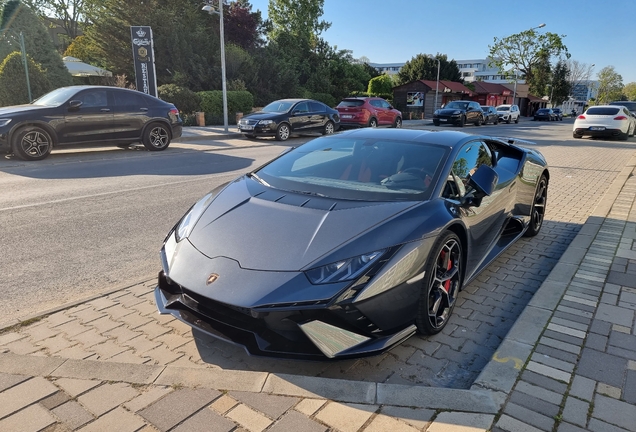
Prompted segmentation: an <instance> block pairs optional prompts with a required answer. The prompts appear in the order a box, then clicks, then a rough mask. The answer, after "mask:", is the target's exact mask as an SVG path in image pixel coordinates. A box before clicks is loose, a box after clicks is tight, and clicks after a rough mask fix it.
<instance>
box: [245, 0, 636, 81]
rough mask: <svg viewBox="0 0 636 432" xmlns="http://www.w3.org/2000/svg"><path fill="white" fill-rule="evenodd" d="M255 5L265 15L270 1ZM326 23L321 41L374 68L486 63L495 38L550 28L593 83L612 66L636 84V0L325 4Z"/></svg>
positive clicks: (349, 0)
mask: <svg viewBox="0 0 636 432" xmlns="http://www.w3.org/2000/svg"><path fill="white" fill-rule="evenodd" d="M250 3H251V4H252V10H253V11H255V10H260V11H261V13H262V15H263V18H264V19H265V18H267V5H268V4H269V0H250ZM322 19H323V20H325V21H327V22H330V23H331V27H330V28H329V30H327V31H326V32H324V33H323V34H322V35H321V36H322V37H323V39H325V40H326V41H327V42H329V44H330V45H331V46H334V45H335V46H337V47H338V49H347V50H351V51H352V52H353V57H354V58H360V57H367V58H368V59H369V61H370V62H371V63H402V62H406V61H409V60H411V59H412V58H413V57H415V56H416V55H417V54H433V55H435V54H437V53H440V54H446V55H447V56H448V59H449V60H450V59H455V60H476V59H484V58H486V57H487V56H488V52H489V49H488V45H492V44H493V40H494V38H495V37H497V38H504V37H507V36H510V35H512V34H515V33H519V32H521V31H523V30H527V29H530V28H532V27H536V26H538V25H539V24H545V27H543V28H541V29H538V30H537V31H539V32H551V33H557V34H559V35H561V36H564V35H565V37H564V38H563V43H564V44H565V46H567V48H568V51H569V53H570V54H571V56H572V57H571V59H572V60H577V61H578V62H579V63H585V64H587V65H592V64H594V65H595V67H594V68H593V69H592V73H591V76H590V79H592V80H595V79H596V78H597V77H596V74H597V73H598V72H599V71H600V70H601V69H603V68H604V67H606V66H614V69H615V70H616V72H617V73H619V74H620V75H621V76H622V77H623V84H627V83H630V82H636V37H635V36H636V32H635V31H634V29H635V28H636V0H570V1H560V0H549V1H548V0H531V1H520V0H509V1H506V2H503V1H497V0H493V1H481V2H475V1H468V0H466V1H463V0H324V15H323V16H322Z"/></svg>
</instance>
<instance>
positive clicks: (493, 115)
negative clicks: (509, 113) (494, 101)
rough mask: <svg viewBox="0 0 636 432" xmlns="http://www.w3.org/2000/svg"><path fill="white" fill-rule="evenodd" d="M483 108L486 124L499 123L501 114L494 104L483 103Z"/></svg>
mask: <svg viewBox="0 0 636 432" xmlns="http://www.w3.org/2000/svg"><path fill="white" fill-rule="evenodd" d="M481 110H482V111H483V112H484V124H488V123H492V124H499V114H497V110H496V109H495V107H494V106H489V105H488V106H486V105H482V106H481Z"/></svg>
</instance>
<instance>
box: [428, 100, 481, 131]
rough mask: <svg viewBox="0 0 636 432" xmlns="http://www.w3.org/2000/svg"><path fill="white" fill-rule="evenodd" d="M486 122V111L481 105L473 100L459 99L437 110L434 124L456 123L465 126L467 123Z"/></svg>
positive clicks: (476, 124) (479, 124)
mask: <svg viewBox="0 0 636 432" xmlns="http://www.w3.org/2000/svg"><path fill="white" fill-rule="evenodd" d="M483 122H484V112H483V111H482V110H481V105H479V104H478V103H477V102H473V101H463V100H457V101H452V102H449V103H448V104H446V106H445V107H444V108H441V109H438V110H435V112H434V113H433V124H434V125H435V126H439V125H440V124H442V123H444V124H454V125H457V126H460V127H464V125H465V124H466V123H474V124H475V126H481V125H482V123H483Z"/></svg>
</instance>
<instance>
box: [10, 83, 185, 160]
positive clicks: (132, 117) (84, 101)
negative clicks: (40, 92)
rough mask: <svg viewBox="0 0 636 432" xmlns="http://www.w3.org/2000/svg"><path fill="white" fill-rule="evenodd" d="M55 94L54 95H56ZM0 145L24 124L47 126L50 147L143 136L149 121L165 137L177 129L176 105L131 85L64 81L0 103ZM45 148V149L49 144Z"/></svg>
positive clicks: (131, 140)
mask: <svg viewBox="0 0 636 432" xmlns="http://www.w3.org/2000/svg"><path fill="white" fill-rule="evenodd" d="M55 95H57V96H55ZM2 120H9V122H8V123H6V124H5V125H4V126H2V127H0V147H4V148H5V149H6V150H8V151H11V150H15V147H13V148H12V145H13V146H15V145H16V143H15V137H16V134H17V132H19V131H20V130H21V129H23V128H24V127H38V128H41V129H42V130H44V131H46V132H47V133H48V134H49V135H50V137H51V139H52V142H51V145H52V147H58V146H64V145H73V144H92V143H100V144H122V143H134V142H140V141H142V140H143V137H144V133H145V132H146V130H147V127H148V126H149V125H157V124H159V125H163V126H164V127H165V129H166V130H167V131H168V133H169V140H170V139H174V138H178V137H180V136H181V134H182V124H183V123H182V120H181V117H180V116H179V111H178V110H177V109H176V107H175V106H174V105H173V104H171V103H168V102H164V101H162V100H161V99H158V98H155V97H153V96H149V95H146V94H143V93H140V92H137V91H134V90H128V89H122V88H116V87H103V86H72V87H63V88H59V89H57V90H54V91H53V92H51V93H49V94H47V95H44V96H42V97H41V98H39V99H38V100H36V101H34V102H33V103H31V104H28V105H18V106H12V107H3V108H1V109H0V123H1V122H2ZM49 151H50V149H49Z"/></svg>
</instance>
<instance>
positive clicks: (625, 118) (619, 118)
mask: <svg viewBox="0 0 636 432" xmlns="http://www.w3.org/2000/svg"><path fill="white" fill-rule="evenodd" d="M614 120H627V117H625V116H618V117H614Z"/></svg>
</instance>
